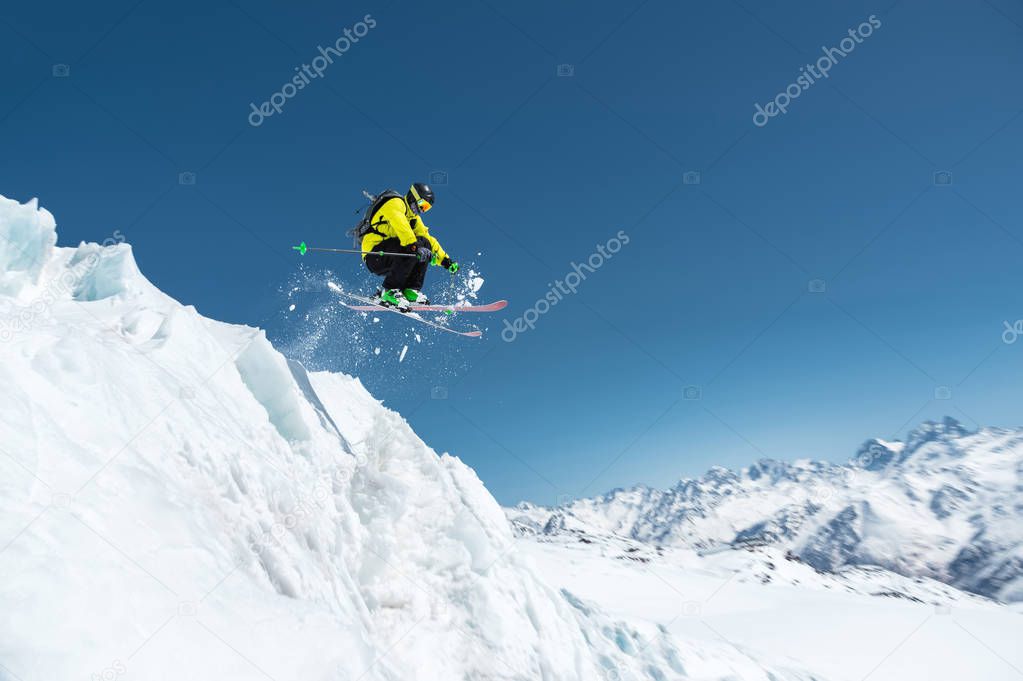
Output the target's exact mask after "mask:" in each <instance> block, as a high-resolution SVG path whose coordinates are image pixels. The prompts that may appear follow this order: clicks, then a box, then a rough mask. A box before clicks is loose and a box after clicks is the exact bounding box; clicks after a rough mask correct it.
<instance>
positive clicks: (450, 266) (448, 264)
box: [440, 258, 458, 274]
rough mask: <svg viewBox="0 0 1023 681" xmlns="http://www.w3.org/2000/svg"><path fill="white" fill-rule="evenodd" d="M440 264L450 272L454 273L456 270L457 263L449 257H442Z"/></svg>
mask: <svg viewBox="0 0 1023 681" xmlns="http://www.w3.org/2000/svg"><path fill="white" fill-rule="evenodd" d="M440 266H441V267H443V268H444V269H446V270H447V271H448V272H450V273H451V274H454V273H455V272H457V271H458V263H457V262H452V260H451V258H444V259H443V260H441V261H440Z"/></svg>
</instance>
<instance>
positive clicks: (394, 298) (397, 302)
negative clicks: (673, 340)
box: [377, 288, 410, 312]
mask: <svg viewBox="0 0 1023 681" xmlns="http://www.w3.org/2000/svg"><path fill="white" fill-rule="evenodd" d="M377 303H378V304H379V305H383V306H384V307H394V308H397V309H398V311H399V312H408V309H409V307H410V303H409V300H408V298H406V297H405V296H404V295H403V294H402V292H401V289H397V288H387V289H380V290H379V291H378V292H377Z"/></svg>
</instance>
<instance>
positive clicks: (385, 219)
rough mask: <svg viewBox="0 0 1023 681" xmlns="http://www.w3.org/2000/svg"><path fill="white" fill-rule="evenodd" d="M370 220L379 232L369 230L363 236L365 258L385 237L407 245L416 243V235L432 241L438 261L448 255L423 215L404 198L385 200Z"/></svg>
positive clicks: (431, 247) (431, 244)
mask: <svg viewBox="0 0 1023 681" xmlns="http://www.w3.org/2000/svg"><path fill="white" fill-rule="evenodd" d="M370 222H371V223H372V224H373V229H375V230H376V231H377V232H379V234H377V233H374V232H369V233H368V234H366V236H364V237H362V257H363V258H365V257H366V255H367V254H368V253H369V252H370V251H372V250H373V248H374V247H375V246H376V245H377V244H379V243H380V242H381V241H383V240H384V239H394V238H397V239H398V241H399V242H400V243H401V245H402V246H403V247H406V246H409V245H411V244H414V243H415V242H416V237H420V236H422V237H426V239H427V240H428V241H429V242H430V250H432V251H433V255H434V257H435V259H436V260H435V261H436V262H440V261H441V260H444V259H445V258H447V257H448V254H447V253H445V252H444V249H443V248H441V245H440V242H439V241H437V239H435V238H434V237H433V235H431V234H430V230H429V229H427V227H426V225H425V224H424V223H423V218H422V216H419V215H416V214H415V213H413V212H412V210H411V209H410V208H409V207H408V204H406V203H405V199H404V198H401V197H397V196H396V197H394V198H393V199H388V200H387V201H384V203H383V204H382V205H381V206H380V208H378V209H377V212H375V213H373V215H372V216H370Z"/></svg>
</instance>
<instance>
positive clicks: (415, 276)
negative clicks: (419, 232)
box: [402, 236, 430, 291]
mask: <svg viewBox="0 0 1023 681" xmlns="http://www.w3.org/2000/svg"><path fill="white" fill-rule="evenodd" d="M416 241H417V243H418V244H419V245H420V246H425V247H426V248H430V242H429V240H427V239H426V237H422V236H421V237H419V238H418V239H417V240H416ZM408 260H412V258H408ZM412 262H413V266H412V271H411V272H409V275H408V279H407V280H406V281H405V285H404V286H403V287H402V288H410V289H412V290H414V291H419V290H421V289H422V288H423V282H424V281H426V270H427V269H429V267H430V263H429V262H419V261H418V260H412Z"/></svg>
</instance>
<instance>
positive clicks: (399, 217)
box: [380, 199, 416, 246]
mask: <svg viewBox="0 0 1023 681" xmlns="http://www.w3.org/2000/svg"><path fill="white" fill-rule="evenodd" d="M380 217H382V218H383V219H384V220H386V221H387V224H388V225H389V226H390V227H391V229H393V230H394V235H395V236H397V237H398V241H399V242H401V245H402V246H411V245H412V244H414V243H415V242H416V234H415V232H413V231H412V225H410V224H409V222H408V218H406V217H405V202H404V201H402V200H398V199H391V200H390V201H387V202H386V203H384V205H382V206H380Z"/></svg>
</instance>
